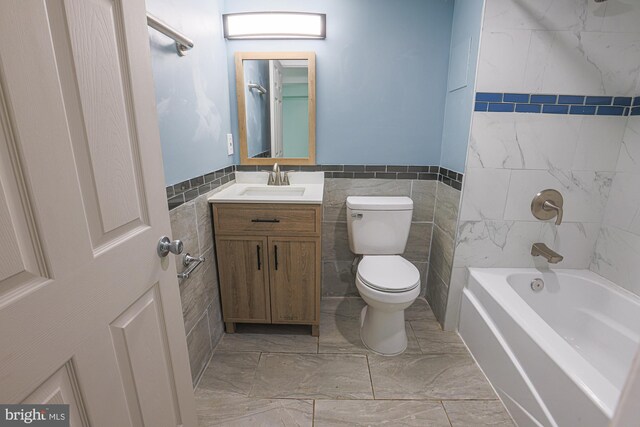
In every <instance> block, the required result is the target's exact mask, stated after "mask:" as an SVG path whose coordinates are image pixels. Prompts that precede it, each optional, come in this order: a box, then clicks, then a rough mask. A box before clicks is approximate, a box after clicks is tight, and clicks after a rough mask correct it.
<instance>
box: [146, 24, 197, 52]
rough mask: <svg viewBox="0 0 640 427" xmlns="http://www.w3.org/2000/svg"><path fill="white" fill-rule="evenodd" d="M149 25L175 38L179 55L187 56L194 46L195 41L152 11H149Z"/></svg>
mask: <svg viewBox="0 0 640 427" xmlns="http://www.w3.org/2000/svg"><path fill="white" fill-rule="evenodd" d="M147 25H148V26H150V27H151V28H153V29H154V30H157V31H160V32H161V33H162V34H164V35H165V36H167V37H169V38H172V39H174V40H175V41H176V49H177V50H178V55H180V56H185V55H186V53H187V51H188V50H189V49H191V48H193V41H192V40H191V39H190V38H188V37H187V36H185V35H184V34H182V33H181V32H179V31H177V30H174V29H173V28H171V27H170V26H169V25H168V24H166V23H164V22H162V21H161V20H159V19H158V18H156V17H155V16H153V15H152V14H150V13H147Z"/></svg>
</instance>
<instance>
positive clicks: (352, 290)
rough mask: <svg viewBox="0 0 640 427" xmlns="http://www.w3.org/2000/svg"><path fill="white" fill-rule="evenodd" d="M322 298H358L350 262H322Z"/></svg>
mask: <svg viewBox="0 0 640 427" xmlns="http://www.w3.org/2000/svg"><path fill="white" fill-rule="evenodd" d="M322 296H327V297H335V296H359V293H358V289H356V277H355V275H354V274H352V273H351V262H350V261H323V262H322Z"/></svg>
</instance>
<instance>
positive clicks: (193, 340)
mask: <svg viewBox="0 0 640 427" xmlns="http://www.w3.org/2000/svg"><path fill="white" fill-rule="evenodd" d="M187 350H188V351H189V365H190V366H191V379H192V380H193V384H194V385H195V384H196V383H197V382H198V378H199V377H200V374H201V373H202V371H203V370H204V367H205V365H206V364H207V362H208V361H209V358H210V357H211V353H212V352H213V347H211V339H210V337H209V321H208V319H207V316H206V315H204V316H202V317H201V318H200V320H199V321H198V323H197V324H196V326H195V327H194V328H193V330H192V331H191V333H190V334H189V335H188V336H187Z"/></svg>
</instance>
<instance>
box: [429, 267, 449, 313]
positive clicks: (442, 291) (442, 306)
mask: <svg viewBox="0 0 640 427" xmlns="http://www.w3.org/2000/svg"><path fill="white" fill-rule="evenodd" d="M448 292H449V289H448V287H447V285H446V283H444V281H443V280H442V279H441V278H440V277H438V275H437V274H436V273H435V271H433V270H432V269H430V270H429V276H428V278H427V291H426V297H427V301H428V302H429V305H430V306H431V310H433V314H434V315H435V316H436V319H438V322H440V324H441V325H442V324H443V323H444V316H445V312H446V310H447V294H448Z"/></svg>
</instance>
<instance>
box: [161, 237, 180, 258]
mask: <svg viewBox="0 0 640 427" xmlns="http://www.w3.org/2000/svg"><path fill="white" fill-rule="evenodd" d="M183 248H184V245H183V244H182V241H181V240H174V241H171V239H169V238H168V237H167V236H162V237H161V238H160V241H158V256H159V257H160V258H164V257H166V256H167V255H169V252H171V253H172V254H175V255H179V254H181V253H182V249H183Z"/></svg>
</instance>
